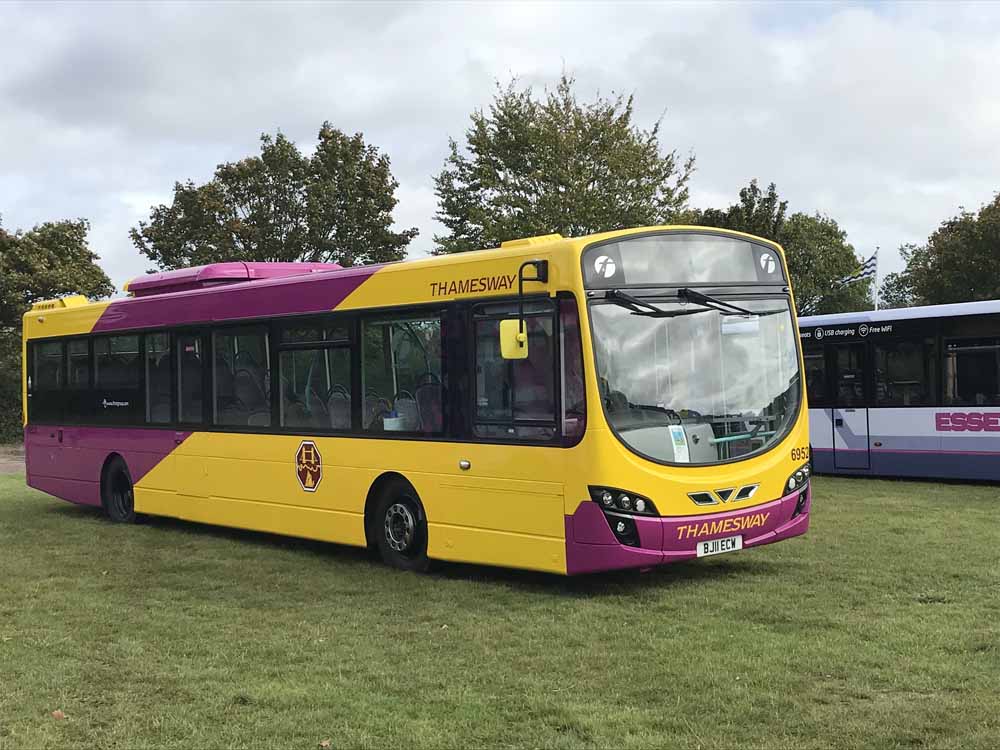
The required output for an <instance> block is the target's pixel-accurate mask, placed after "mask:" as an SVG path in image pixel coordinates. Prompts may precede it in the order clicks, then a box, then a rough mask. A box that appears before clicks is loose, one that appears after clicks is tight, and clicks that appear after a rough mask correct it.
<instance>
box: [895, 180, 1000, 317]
mask: <svg viewBox="0 0 1000 750" xmlns="http://www.w3.org/2000/svg"><path fill="white" fill-rule="evenodd" d="M900 255H901V256H902V258H903V261H904V262H905V263H906V267H905V269H904V270H903V271H902V272H901V273H900V274H898V275H895V274H893V275H890V276H889V277H887V278H886V283H885V284H884V285H883V287H882V289H883V290H884V294H885V295H887V296H889V298H890V300H893V301H901V302H903V303H906V304H916V305H939V304H947V303H951V302H973V301H976V300H987V299H997V298H1000V194H997V195H996V196H995V197H994V198H993V200H992V201H991V202H989V203H986V204H985V205H983V206H982V207H981V208H980V209H979V211H978V212H976V213H973V212H971V211H966V210H965V209H960V210H959V213H958V215H957V216H953V217H952V218H950V219H946V220H945V221H943V222H942V223H941V226H939V227H938V228H937V229H936V230H935V231H934V233H933V234H931V236H930V237H929V238H928V239H927V242H926V243H925V244H923V245H904V246H903V247H902V248H900Z"/></svg>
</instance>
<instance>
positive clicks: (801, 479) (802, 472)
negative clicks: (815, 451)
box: [785, 464, 810, 495]
mask: <svg viewBox="0 0 1000 750" xmlns="http://www.w3.org/2000/svg"><path fill="white" fill-rule="evenodd" d="M809 473H810V472H809V464H804V465H803V466H800V467H799V468H798V469H796V470H795V471H794V473H793V474H792V475H791V476H790V477H788V481H787V482H785V494H786V495H790V494H791V493H793V492H795V491H796V490H800V489H802V488H803V487H805V486H806V484H808V483H809Z"/></svg>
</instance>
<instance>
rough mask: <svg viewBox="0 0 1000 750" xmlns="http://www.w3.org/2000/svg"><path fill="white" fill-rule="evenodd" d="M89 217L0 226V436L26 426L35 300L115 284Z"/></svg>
mask: <svg viewBox="0 0 1000 750" xmlns="http://www.w3.org/2000/svg"><path fill="white" fill-rule="evenodd" d="M89 229H90V225H89V224H88V223H87V221H86V220H85V219H77V220H76V221H56V222H46V223H44V224H39V225H38V226H36V227H34V228H33V229H31V230H29V231H27V232H21V231H18V232H14V233H11V232H8V231H6V230H5V229H4V228H3V226H0V439H10V438H13V437H16V436H17V435H19V434H20V431H21V316H22V315H23V314H24V313H25V312H27V310H28V309H29V308H30V307H31V305H32V303H34V302H36V301H38V300H42V299H51V298H53V297H60V296H64V295H67V294H83V295H86V296H87V297H90V298H92V299H96V298H100V297H106V296H108V295H110V294H112V293H113V292H114V287H113V286H112V285H111V281H110V280H109V279H108V277H107V275H106V274H105V273H104V271H102V270H101V267H100V266H99V265H98V264H97V261H98V257H97V255H95V254H94V253H93V252H92V251H91V250H90V248H89V247H88V245H87V232H88V231H89Z"/></svg>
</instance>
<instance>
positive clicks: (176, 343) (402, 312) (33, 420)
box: [27, 291, 591, 448]
mask: <svg viewBox="0 0 1000 750" xmlns="http://www.w3.org/2000/svg"><path fill="white" fill-rule="evenodd" d="M517 299H518V298H517V296H516V295H510V296H505V297H487V298H484V299H472V300H469V299H465V300H457V301H449V302H433V303H421V304H413V305H399V306H385V307H379V308H366V309H364V310H344V311H339V310H334V311H330V312H327V313H310V314H307V315H297V314H292V315H280V316H272V317H262V318H246V319H239V320H227V321H219V322H211V323H210V322H206V323H195V324H185V325H180V326H155V327H149V328H142V329H123V330H116V331H101V332H98V333H94V334H74V335H71V336H48V337H39V338H32V339H30V340H29V341H28V342H27V356H28V357H29V363H30V364H31V368H33V366H34V356H35V354H34V351H35V349H36V347H37V346H38V345H39V344H42V343H50V342H56V343H60V344H62V347H63V357H62V377H63V384H64V387H63V389H62V390H60V391H54V392H53V393H55V394H58V395H59V398H60V399H61V398H62V396H63V395H64V394H66V393H69V392H70V391H69V389H68V388H66V387H65V385H66V384H67V379H68V367H69V362H68V356H67V355H66V351H67V344H66V342H67V341H68V340H70V339H79V338H85V339H86V340H87V341H88V347H89V356H90V368H91V372H90V377H91V383H90V385H91V388H90V389H88V390H86V391H78V393H82V394H85V395H86V396H87V397H88V398H91V400H92V398H93V397H94V396H95V395H96V391H95V389H94V368H96V358H95V356H94V355H95V352H94V341H95V339H97V338H99V337H103V336H132V335H135V336H139V349H140V353H139V356H140V360H139V373H140V379H141V385H140V388H139V393H140V395H141V402H142V403H141V405H140V410H141V411H140V415H141V420H140V421H139V422H130V423H114V424H112V423H108V422H101V421H98V420H97V419H95V418H94V417H93V416H91V415H89V414H79V413H78V414H74V415H69V414H67V413H66V412H65V409H64V408H63V404H62V401H61V400H60V401H59V410H58V416H51V417H44V416H43V417H39V415H38V414H37V413H36V409H35V408H34V407H33V405H32V401H31V396H32V391H29V402H28V424H29V425H30V424H35V425H46V426H67V427H108V428H116V427H119V428H120V427H128V428H144V429H150V430H172V431H177V432H182V431H184V432H188V431H203V432H220V433H249V434H265V435H272V434H273V435H294V436H301V437H303V438H309V437H313V436H316V437H323V436H332V437H351V438H360V439H373V440H421V441H430V442H440V443H477V444H487V445H519V446H530V445H536V446H543V447H544V446H550V447H551V446H556V447H565V448H569V447H573V446H575V445H577V444H578V443H579V442H580V441H581V440H582V439H583V436H584V434H585V428H584V430H582V431H581V432H580V433H579V434H577V435H574V436H572V437H566V436H565V435H564V431H563V420H562V413H563V412H562V410H563V403H562V399H563V393H562V387H561V378H560V367H561V361H562V356H563V352H562V342H561V337H560V334H561V333H562V327H561V325H562V322H561V315H560V311H561V305H560V304H559V302H560V300H569V301H570V302H571V303H572V304H573V305H574V306H575V307H576V313H577V317H578V320H579V329H578V330H579V336H580V339H581V341H580V346H581V355H582V362H581V363H580V367H581V376H582V378H583V381H584V387H583V392H584V399H585V401H584V409H585V410H586V412H587V413H588V415H589V411H590V407H591V405H590V404H589V403H587V400H586V398H587V395H588V394H587V390H588V389H587V377H588V374H589V368H590V366H591V364H590V362H589V358H588V357H587V355H586V352H585V350H584V349H583V347H584V341H583V328H584V320H585V318H584V313H583V310H582V308H581V303H580V300H579V299H578V298H577V296H576V295H574V294H573V293H572V292H569V291H562V292H559V293H558V294H556V295H548V294H544V293H542V294H537V295H536V294H529V295H525V300H526V301H528V302H529V303H530V302H534V301H537V300H539V299H545V300H548V301H549V305H550V307H551V311H552V316H553V329H552V331H553V336H552V338H553V386H554V395H555V409H554V414H555V420H554V423H553V424H554V428H555V430H554V436H553V438H552V439H551V440H539V439H537V438H530V439H529V438H517V439H510V438H500V437H492V436H491V437H480V436H477V435H476V434H475V431H474V429H473V421H474V419H475V398H476V394H475V381H474V378H472V379H470V373H474V372H475V329H474V315H473V309H474V308H475V307H477V306H479V305H483V304H485V305H489V306H500V305H506V306H508V308H509V309H510V310H514V309H515V307H516V304H517ZM430 314H437V315H438V316H439V317H440V319H441V327H442V328H441V331H442V335H441V356H442V363H441V382H442V391H443V392H442V403H441V408H442V430H441V431H440V432H438V433H435V434H427V433H423V432H395V431H389V432H385V431H383V432H371V431H368V432H366V431H364V430H363V429H361V410H362V406H363V399H362V396H363V394H362V392H361V356H362V352H361V345H360V344H361V341H360V338H361V337H360V331H361V322H362V320H365V319H379V318H382V319H384V318H386V317H397V316H407V315H414V316H417V315H430ZM503 317H512V316H511V315H504V316H503ZM311 325H315V326H323V327H325V328H327V329H329V328H332V327H335V326H345V327H346V329H347V331H348V333H349V337H348V339H336V340H333V339H329V340H326V341H324V342H288V343H282V341H281V331H282V330H283V329H287V328H291V327H296V328H304V327H308V326H311ZM257 326H260V327H263V328H264V329H265V330H266V333H267V336H268V337H269V343H268V349H269V360H268V366H269V368H270V396H271V424H270V426H269V427H266V428H265V427H256V426H255V427H249V426H240V425H221V424H215V423H214V420H213V414H214V407H215V404H214V400H215V382H214V358H215V351H214V335H213V333H214V332H217V331H224V330H226V329H231V328H247V327H257ZM163 333H165V334H167V335H168V336H169V341H170V349H171V372H170V389H171V393H170V421H169V422H157V423H153V422H149V421H147V402H148V399H149V393H148V377H147V372H146V356H147V354H146V336H148V335H151V334H163ZM182 336H192V337H195V338H197V340H198V341H199V346H200V348H201V353H202V357H203V361H202V364H201V373H200V377H201V393H202V411H201V419H200V420H197V421H181V419H180V416H181V414H180V408H181V403H180V395H181V394H180V393H179V373H180V366H181V363H180V359H181V354H182V352H181V350H180V349H181V347H180V338H181V337H182ZM327 347H334V348H337V347H348V348H349V350H350V367H351V375H350V379H351V428H350V429H348V430H344V429H333V428H332V427H330V428H308V429H305V428H300V427H288V428H285V427H282V426H281V413H280V409H281V392H280V387H281V377H280V373H281V370H280V353H281V352H282V351H288V350H292V349H317V348H327ZM28 373H29V374H30V375H31V376H32V377H33V376H34V370H33V369H29V370H28Z"/></svg>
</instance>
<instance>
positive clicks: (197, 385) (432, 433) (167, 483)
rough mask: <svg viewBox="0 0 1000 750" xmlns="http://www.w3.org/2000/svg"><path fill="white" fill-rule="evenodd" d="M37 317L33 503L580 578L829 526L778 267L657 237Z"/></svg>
mask: <svg viewBox="0 0 1000 750" xmlns="http://www.w3.org/2000/svg"><path fill="white" fill-rule="evenodd" d="M126 291H127V292H128V295H129V296H128V297H125V298H121V299H115V300H112V301H103V302H88V301H87V300H86V299H84V298H81V297H68V298H64V299H59V300H52V301H45V302H39V303H37V304H35V305H34V306H33V308H32V309H31V310H30V311H29V312H27V313H26V314H25V316H24V347H25V351H24V363H25V365H24V404H25V411H24V420H25V431H24V432H25V434H24V437H25V447H26V459H27V482H28V484H29V485H30V486H32V487H35V488H37V489H39V490H42V491H44V492H46V493H49V494H51V495H55V496H56V497H59V498H62V499H64V500H68V501H70V502H74V503H81V504H85V505H91V506H95V507H99V508H103V509H104V511H105V512H106V513H107V515H108V516H109V517H110V518H111V520H112V521H116V522H122V523H128V522H132V521H134V520H135V518H136V516H137V515H140V514H141V515H148V516H170V517H174V518H180V519H186V520H189V521H193V522H200V523H206V524H216V525H222V526H229V527H237V528H241V529H249V530H257V531H264V532H271V533H276V534H284V535H290V536H295V537H304V538H309V539H314V540H321V541H325V542H332V543H338V544H346V545H357V546H360V547H368V548H369V549H371V550H372V551H373V552H377V553H378V554H380V555H381V557H382V558H383V559H384V560H385V561H386V562H387V563H389V564H390V565H392V566H395V567H399V568H403V569H408V570H425V569H426V568H427V566H428V562H429V561H430V560H444V561H457V562H467V563H476V564H486V565H495V566H507V567H515V568H524V569H531V570H538V571H547V572H552V573H559V574H564V575H574V574H580V573H590V572H597V571H605V570H612V569H625V568H638V569H645V568H651V567H654V566H657V565H661V564H664V563H670V562H674V561H678V560H687V559H691V558H699V557H704V556H709V555H714V554H719V553H726V552H734V551H737V550H741V549H746V548H749V547H755V546H758V545H763V544H768V543H771V542H776V541H779V540H782V539H786V538H789V537H792V536H795V535H798V534H802V533H804V532H805V531H806V529H807V527H808V525H809V511H810V484H809V473H810V467H809V433H808V424H807V409H806V407H805V405H804V404H805V398H804V395H803V393H802V386H801V372H802V360H801V352H800V346H799V338H798V335H797V328H796V320H795V315H794V310H795V307H794V304H793V301H792V294H791V289H790V287H789V282H788V273H787V269H786V266H785V261H784V256H783V253H782V250H781V248H780V247H779V246H777V245H775V244H773V243H771V242H768V241H765V240H760V239H756V238H754V237H750V236H747V235H742V234H737V233H734V232H727V231H721V230H718V231H717V230H706V229H703V228H695V227H650V228H641V229H630V230H623V231H615V232H608V233H604V234H597V235H592V236H589V237H580V238H564V237H561V236H559V235H556V234H554V235H547V236H542V237H531V238H526V239H520V240H515V241H510V242H504V243H503V244H502V246H501V247H500V248H496V249H491V250H481V251H476V252H469V253H462V254H457V255H449V256H439V257H430V258H423V259H419V260H410V261H404V262H399V263H393V264H385V265H372V266H365V267H352V268H341V267H339V266H336V265H330V264H279V263H243V262H231V263H218V264H213V265H209V266H204V267H199V268H190V269H183V270H178V271H169V272H162V273H154V274H150V275H147V276H143V277H140V278H138V279H135V280H133V281H132V282H130V283H129V284H128V285H127V287H126Z"/></svg>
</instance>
